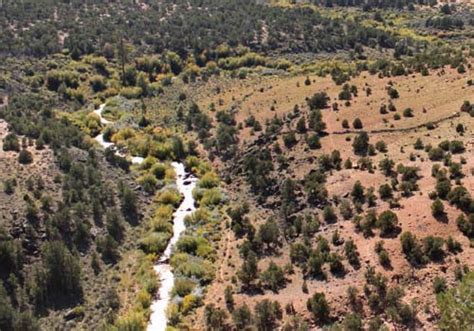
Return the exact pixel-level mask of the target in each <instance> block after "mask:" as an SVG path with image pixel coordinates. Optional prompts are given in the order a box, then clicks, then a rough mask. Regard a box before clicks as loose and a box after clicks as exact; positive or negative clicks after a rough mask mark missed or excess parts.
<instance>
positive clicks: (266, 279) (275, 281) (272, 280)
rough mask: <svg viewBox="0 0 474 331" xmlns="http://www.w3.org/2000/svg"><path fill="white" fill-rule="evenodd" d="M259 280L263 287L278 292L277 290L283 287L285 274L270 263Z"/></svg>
mask: <svg viewBox="0 0 474 331" xmlns="http://www.w3.org/2000/svg"><path fill="white" fill-rule="evenodd" d="M260 280H261V281H262V283H263V285H264V286H265V287H267V288H269V289H270V290H272V291H273V292H278V289H279V288H281V287H283V286H284V285H285V273H284V272H283V270H282V269H281V268H280V267H279V266H277V265H276V264H275V263H274V262H273V261H272V262H270V264H269V265H268V268H267V270H265V271H264V272H262V273H261V274H260Z"/></svg>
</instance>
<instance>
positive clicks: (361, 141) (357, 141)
mask: <svg viewBox="0 0 474 331" xmlns="http://www.w3.org/2000/svg"><path fill="white" fill-rule="evenodd" d="M352 148H353V150H354V153H355V154H356V155H366V154H367V150H368V148H369V135H368V134H367V132H361V133H359V135H357V136H356V137H355V138H354V141H353V143H352Z"/></svg>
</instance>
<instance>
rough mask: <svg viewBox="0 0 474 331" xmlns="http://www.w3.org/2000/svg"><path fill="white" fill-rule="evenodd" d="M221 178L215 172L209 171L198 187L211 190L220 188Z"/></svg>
mask: <svg viewBox="0 0 474 331" xmlns="http://www.w3.org/2000/svg"><path fill="white" fill-rule="evenodd" d="M219 182H220V180H219V176H217V174H216V173H215V172H212V171H209V172H206V173H205V174H204V176H202V177H201V179H200V180H199V182H198V186H199V187H200V188H206V189H210V188H213V187H217V186H219Z"/></svg>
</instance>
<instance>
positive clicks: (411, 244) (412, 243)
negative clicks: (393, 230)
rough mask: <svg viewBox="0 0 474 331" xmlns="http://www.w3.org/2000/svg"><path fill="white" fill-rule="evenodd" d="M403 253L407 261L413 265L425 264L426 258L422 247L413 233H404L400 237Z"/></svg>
mask: <svg viewBox="0 0 474 331" xmlns="http://www.w3.org/2000/svg"><path fill="white" fill-rule="evenodd" d="M400 242H401V244H402V251H403V253H404V254H405V257H406V258H407V260H408V261H409V262H410V263H411V264H413V265H420V264H423V263H424V262H425V260H426V258H425V257H424V256H423V252H422V250H421V245H420V244H419V242H418V240H417V239H416V237H415V236H414V235H413V234H412V233H411V232H404V233H402V235H401V236H400Z"/></svg>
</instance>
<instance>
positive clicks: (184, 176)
mask: <svg viewBox="0 0 474 331" xmlns="http://www.w3.org/2000/svg"><path fill="white" fill-rule="evenodd" d="M104 108H105V104H102V105H100V107H99V108H98V109H96V110H94V113H95V114H97V115H98V116H99V117H100V122H101V123H102V124H104V125H110V124H113V122H111V121H108V120H106V119H105V118H103V117H102V111H103V110H104ZM95 140H96V141H97V142H98V143H99V144H100V145H101V146H102V147H103V148H109V147H113V146H114V144H113V143H111V142H107V141H104V136H103V134H99V135H98V136H97V137H95ZM121 156H122V155H121ZM131 160H132V163H134V164H140V163H142V162H143V160H144V159H143V157H140V156H132V158H131ZM171 165H172V167H173V168H174V171H175V173H176V187H177V189H178V191H179V193H180V194H181V196H182V197H183V200H182V201H181V204H180V206H179V207H178V209H177V210H176V211H175V212H174V214H173V236H172V237H171V239H170V241H169V242H168V246H167V247H166V249H165V251H164V252H163V254H162V256H161V257H160V258H159V259H158V261H157V262H156V263H155V265H154V266H153V269H154V270H155V272H156V274H157V275H158V278H159V279H160V287H159V289H158V293H157V296H156V297H155V298H154V300H153V302H152V303H151V306H150V308H151V316H150V321H149V324H148V327H147V330H148V331H164V330H165V329H166V325H167V324H168V319H167V316H166V309H167V307H168V304H169V302H170V299H171V290H172V289H173V286H174V280H175V277H174V274H173V270H172V268H171V265H170V264H169V260H170V257H171V254H172V251H173V248H174V246H175V244H176V243H177V242H178V240H179V238H180V236H181V234H182V233H183V232H184V231H185V230H186V224H185V222H184V219H185V217H186V216H187V215H189V214H191V213H192V212H194V211H195V210H196V208H195V200H194V198H193V190H194V188H195V186H196V182H197V178H196V177H194V176H193V175H192V174H190V173H188V172H186V169H185V167H184V164H182V163H180V162H172V163H171Z"/></svg>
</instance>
